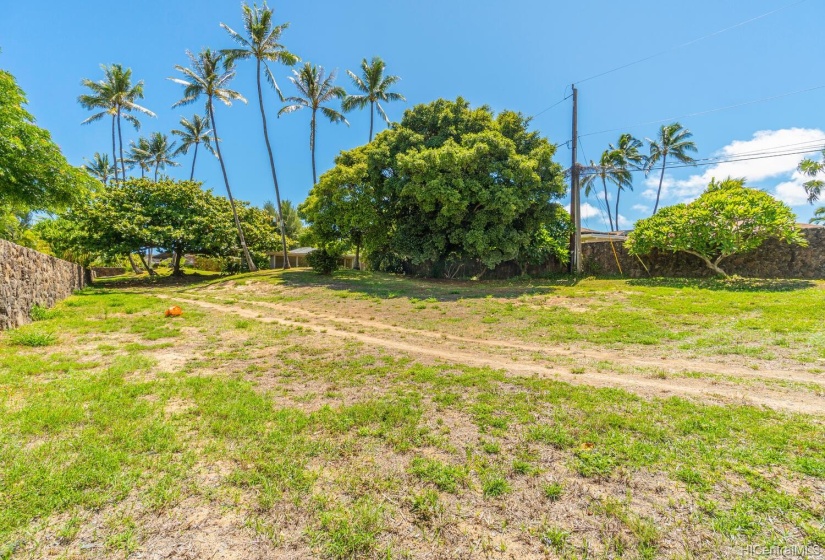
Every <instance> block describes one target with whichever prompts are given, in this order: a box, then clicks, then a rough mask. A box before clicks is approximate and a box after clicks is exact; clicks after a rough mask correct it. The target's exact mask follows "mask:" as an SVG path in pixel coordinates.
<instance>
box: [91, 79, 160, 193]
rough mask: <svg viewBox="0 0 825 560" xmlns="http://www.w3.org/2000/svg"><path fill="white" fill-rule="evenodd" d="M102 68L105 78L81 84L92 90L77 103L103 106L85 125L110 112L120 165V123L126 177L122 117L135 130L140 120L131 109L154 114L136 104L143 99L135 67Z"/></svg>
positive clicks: (121, 159)
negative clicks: (118, 149)
mask: <svg viewBox="0 0 825 560" xmlns="http://www.w3.org/2000/svg"><path fill="white" fill-rule="evenodd" d="M100 67H101V68H102V69H103V73H104V76H105V77H104V79H102V80H100V81H97V82H94V81H92V80H90V79H88V78H85V79H84V80H83V81H82V82H81V83H82V84H83V86H85V87H87V88H89V89H90V90H91V93H89V94H83V95H81V96H79V97H78V98H77V100H78V102H79V103H80V105H81V106H82V107H83V108H84V109H90V110H95V109H102V111H100V112H98V113H95V114H94V115H92V116H91V117H89V118H88V119H86V120H85V121H83V124H88V123H91V122H95V121H98V120H100V119H102V118H103V117H105V116H107V115H111V117H112V156H113V158H114V162H113V163H114V164H115V166H117V161H118V157H117V152H116V151H115V124H117V136H118V138H119V142H120V167H121V170H122V172H123V175H122V176H123V178H125V177H126V162H125V161H124V160H123V134H122V132H121V128H120V121H121V118H123V119H126V121H127V122H129V123H131V124H132V126H134V127H135V130H140V121H139V120H138V119H137V117H135V116H134V115H132V114H131V113H132V112H138V113H143V114H145V115H149V116H150V117H154V116H155V114H154V113H153V112H152V111H150V110H149V109H147V108H146V107H142V106H140V105H138V104H137V103H135V101H136V100H137V99H143V80H141V81H139V82H138V83H136V84H134V85H132V69H131V68H127V69H125V70H124V68H123V66H122V65H120V64H112V65H111V66H106V65H105V64H103V65H101V66H100ZM117 180H118V176H117V169H115V182H117Z"/></svg>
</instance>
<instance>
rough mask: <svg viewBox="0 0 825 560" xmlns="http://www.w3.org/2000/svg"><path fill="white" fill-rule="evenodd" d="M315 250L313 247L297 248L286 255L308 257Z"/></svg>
mask: <svg viewBox="0 0 825 560" xmlns="http://www.w3.org/2000/svg"><path fill="white" fill-rule="evenodd" d="M314 250H315V247H298V248H297V249H292V250H290V251H289V252H288V253H287V254H289V255H292V256H298V255H308V254H310V253H311V252H313V251H314Z"/></svg>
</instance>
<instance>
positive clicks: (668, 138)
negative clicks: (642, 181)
mask: <svg viewBox="0 0 825 560" xmlns="http://www.w3.org/2000/svg"><path fill="white" fill-rule="evenodd" d="M692 137H693V133H691V132H690V131H689V130H688V129H686V128H682V125H681V124H679V123H677V122H676V123H672V124H663V125H662V127H661V128H660V129H659V134H658V136H657V137H656V140H651V139H650V138H648V139H647V142H648V144H650V155H649V156H648V157H647V171H648V173H649V172H650V171H651V170H652V169H653V166H654V165H656V164H657V163H659V160H661V161H662V174H661V175H660V176H659V189H658V190H657V191H656V204H655V205H654V206H653V213H654V214H655V213H656V211H657V210H658V209H659V197H661V196H662V182H663V181H664V179H665V167H667V157H668V156H673V157H675V158H676V160H677V161H680V162H681V163H685V164H688V165H690V164H693V163H695V160H694V159H693V158H692V157H690V156H689V155H688V152H695V151H696V144H694V143H693V141H692V140H691V138H692Z"/></svg>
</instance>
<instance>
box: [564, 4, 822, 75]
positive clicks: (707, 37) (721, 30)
mask: <svg viewBox="0 0 825 560" xmlns="http://www.w3.org/2000/svg"><path fill="white" fill-rule="evenodd" d="M806 1H807V0H799V1H798V2H793V3H791V4H787V5H785V6H782V7H779V8H776V9H774V10H771V11H770V12H766V13H764V14H762V15H758V16H756V17H752V18H750V19H746V20H745V21H741V22H739V23H737V24H735V25H731V26H730V27H726V28H724V29H720V30H719V31H714V32H713V33H709V34H708V35H704V36H702V37H699V38H697V39H693V40H691V41H688V42H686V43H681V44H679V45H676V46H673V47H670V48H669V49H666V50H663V51H660V52H657V53H655V54H651V55H648V56H645V57H643V58H640V59H638V60H634V61H633V62H628V63H627V64H623V65H621V66H617V67H615V68H612V69H610V70H606V71H604V72H601V73H599V74H594V75H593V76H590V77H587V78H585V79H583V80H579V81H577V82H575V83H576V84H583V83H584V82H588V81H590V80H595V79H596V78H601V77H602V76H606V75H608V74H612V73H613V72H618V71H619V70H624V69H625V68H629V67H631V66H635V65H637V64H641V63H642V62H647V61H648V60H651V59H654V58H658V57H660V56H662V55H665V54H668V53H670V52H673V51H675V50H678V49H681V48H684V47H687V46H690V45H693V44H694V43H698V42H699V41H703V40H705V39H709V38H711V37H715V36H716V35H719V34H721V33H724V32H726V31H730V30H732V29H736V28H737V27H742V26H743V25H747V24H749V23H751V22H754V21H757V20H760V19H762V18H765V17H768V16H769V15H772V14H775V13H776V12H780V11H782V10H786V9H788V8H792V7H794V6H798V5H799V4H802V3H803V2H806Z"/></svg>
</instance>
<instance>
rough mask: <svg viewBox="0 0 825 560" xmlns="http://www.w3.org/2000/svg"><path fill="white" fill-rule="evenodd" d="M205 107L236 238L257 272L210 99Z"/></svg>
mask: <svg viewBox="0 0 825 560" xmlns="http://www.w3.org/2000/svg"><path fill="white" fill-rule="evenodd" d="M207 108H208V110H209V120H210V121H211V122H212V134H213V135H214V137H215V150H216V151H217V152H218V161H219V162H220V164H221V173H223V182H224V184H225V185H226V194H227V197H228V198H229V206H230V207H231V208H232V217H233V218H235V227H236V228H238V240H239V241H240V242H241V249H243V254H244V257H246V264H247V265H248V266H249V271H250V272H257V271H258V267H257V266H255V262H254V261H253V260H252V255H250V254H249V248H248V247H247V246H246V239H245V238H244V236H243V228H242V227H241V221H240V220H239V219H238V210H237V209H236V208H235V199H234V198H232V189H230V188H229V177H227V175H226V166H225V165H224V163H223V156H222V155H221V146H220V144H219V143H218V127H217V126H216V125H215V111H214V110H213V108H212V99H211V98H210V99H209V101H207Z"/></svg>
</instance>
